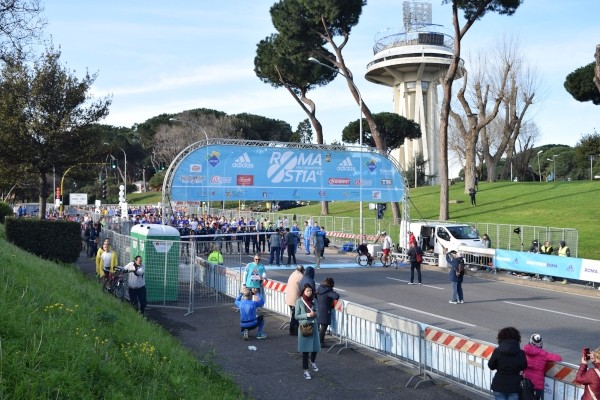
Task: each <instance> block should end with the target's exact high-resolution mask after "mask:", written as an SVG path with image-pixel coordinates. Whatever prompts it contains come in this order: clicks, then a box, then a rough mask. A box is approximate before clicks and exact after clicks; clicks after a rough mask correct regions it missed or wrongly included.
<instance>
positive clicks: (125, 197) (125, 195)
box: [119, 147, 127, 203]
mask: <svg viewBox="0 0 600 400" xmlns="http://www.w3.org/2000/svg"><path fill="white" fill-rule="evenodd" d="M119 149H120V150H121V151H122V152H123V158H124V160H125V168H124V169H123V183H124V186H125V188H124V189H123V202H124V203H127V153H125V150H123V148H122V147H119Z"/></svg>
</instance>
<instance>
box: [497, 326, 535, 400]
mask: <svg viewBox="0 0 600 400" xmlns="http://www.w3.org/2000/svg"><path fill="white" fill-rule="evenodd" d="M519 343H521V333H520V332H519V331H518V330H517V329H516V328H513V327H512V326H510V327H506V328H502V329H500V331H498V347H497V348H496V349H495V350H494V352H493V353H492V355H491V356H490V359H489V360H488V367H489V368H490V369H491V370H492V371H496V374H495V375H494V378H493V379H492V385H491V389H492V391H493V392H494V399H495V400H519V384H520V383H521V372H522V371H523V370H525V369H526V368H527V358H526V357H525V352H524V351H523V350H521V347H520V345H519Z"/></svg>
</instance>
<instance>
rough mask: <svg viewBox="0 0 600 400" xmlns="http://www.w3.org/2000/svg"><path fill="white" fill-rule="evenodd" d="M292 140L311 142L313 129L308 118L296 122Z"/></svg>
mask: <svg viewBox="0 0 600 400" xmlns="http://www.w3.org/2000/svg"><path fill="white" fill-rule="evenodd" d="M294 141H295V142H299V143H312V141H313V131H312V129H311V125H310V121H309V120H308V119H305V120H304V121H302V122H299V123H298V127H297V128H296V132H294Z"/></svg>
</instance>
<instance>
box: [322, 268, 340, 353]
mask: <svg viewBox="0 0 600 400" xmlns="http://www.w3.org/2000/svg"><path fill="white" fill-rule="evenodd" d="M333 285H334V282H333V278H330V277H327V278H325V280H324V281H323V283H321V284H320V285H319V287H318V288H317V322H318V323H319V340H320V342H321V346H323V345H324V344H325V332H327V328H328V327H329V325H331V311H332V310H333V302H334V301H335V300H337V299H339V298H340V295H339V294H338V293H337V292H336V291H335V290H333Z"/></svg>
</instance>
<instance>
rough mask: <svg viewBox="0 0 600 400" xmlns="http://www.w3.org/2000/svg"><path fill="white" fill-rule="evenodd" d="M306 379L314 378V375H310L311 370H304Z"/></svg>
mask: <svg viewBox="0 0 600 400" xmlns="http://www.w3.org/2000/svg"><path fill="white" fill-rule="evenodd" d="M304 379H312V377H311V376H310V372H308V371H304Z"/></svg>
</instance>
